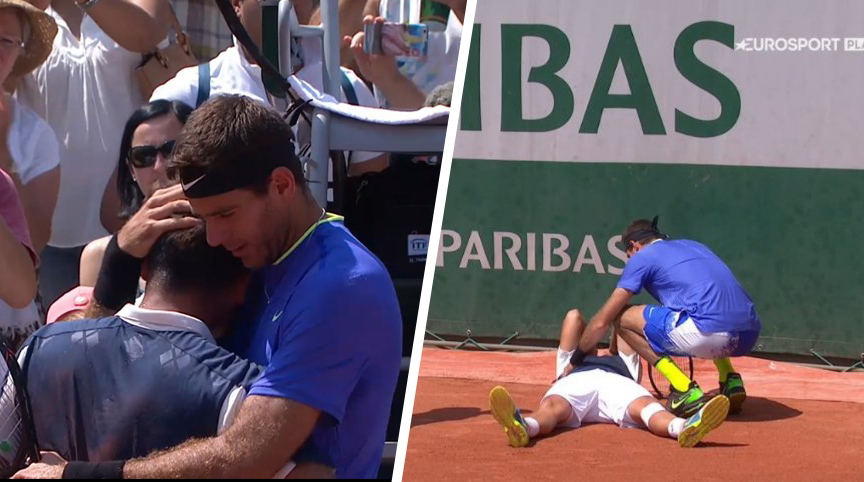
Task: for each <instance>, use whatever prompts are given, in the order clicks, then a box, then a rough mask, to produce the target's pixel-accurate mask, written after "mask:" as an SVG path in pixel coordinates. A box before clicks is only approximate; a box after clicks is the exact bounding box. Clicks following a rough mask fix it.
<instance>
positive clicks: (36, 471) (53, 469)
mask: <svg viewBox="0 0 864 482" xmlns="http://www.w3.org/2000/svg"><path fill="white" fill-rule="evenodd" d="M41 455H42V462H40V463H38V464H32V465H30V466H28V467H27V468H25V469H22V470H20V471H19V472H18V473H17V474H15V475H13V476H12V478H13V479H19V480H20V479H62V478H63V471H64V470H66V463H67V462H66V461H65V460H63V457H61V456H60V454H58V453H56V452H42V453H41Z"/></svg>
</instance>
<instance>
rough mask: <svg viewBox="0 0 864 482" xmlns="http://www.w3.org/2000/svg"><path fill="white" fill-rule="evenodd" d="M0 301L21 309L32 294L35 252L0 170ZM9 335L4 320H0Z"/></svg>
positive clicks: (15, 198)
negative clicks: (0, 274)
mask: <svg viewBox="0 0 864 482" xmlns="http://www.w3.org/2000/svg"><path fill="white" fill-rule="evenodd" d="M0 273H3V276H0V301H3V302H4V303H8V305H9V306H12V307H14V308H23V307H25V306H27V304H29V303H32V302H33V297H35V296H36V253H35V252H34V251H33V248H32V246H31V244H30V233H29V232H28V231H27V220H26V219H25V218H24V211H23V210H22V209H21V204H20V203H19V201H18V193H17V192H16V190H15V185H14V184H13V183H12V179H10V178H9V176H8V175H7V174H6V173H5V172H4V171H3V170H2V169H0ZM0 321H2V322H3V325H0V329H2V331H3V334H4V335H6V336H7V338H8V337H9V335H10V334H14V333H10V331H14V330H10V329H14V328H15V327H10V326H6V320H0Z"/></svg>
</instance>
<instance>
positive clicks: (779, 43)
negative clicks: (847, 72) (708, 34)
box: [735, 37, 864, 52]
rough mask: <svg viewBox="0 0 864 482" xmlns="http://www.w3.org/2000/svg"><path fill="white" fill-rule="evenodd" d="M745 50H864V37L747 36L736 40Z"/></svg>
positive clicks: (737, 47)
mask: <svg viewBox="0 0 864 482" xmlns="http://www.w3.org/2000/svg"><path fill="white" fill-rule="evenodd" d="M735 50H741V51H744V52H864V37H843V38H841V37H746V38H743V39H741V40H740V41H738V42H735Z"/></svg>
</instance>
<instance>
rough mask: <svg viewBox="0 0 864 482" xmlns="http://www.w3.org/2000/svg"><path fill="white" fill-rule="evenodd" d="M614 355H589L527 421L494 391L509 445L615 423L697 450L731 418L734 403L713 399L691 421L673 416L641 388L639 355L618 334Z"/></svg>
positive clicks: (577, 326)
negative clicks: (564, 430)
mask: <svg viewBox="0 0 864 482" xmlns="http://www.w3.org/2000/svg"><path fill="white" fill-rule="evenodd" d="M573 320H576V321H575V322H574V321H573ZM578 320H579V318H578V317H574V318H573V319H572V320H570V322H569V323H567V322H565V327H564V330H563V333H562V346H564V345H566V344H567V343H565V340H564V337H567V338H570V337H575V338H573V339H575V340H579V338H580V337H581V335H582V331H583V330H584V324H583V323H581V322H579V321H578ZM574 343H575V342H574ZM609 352H610V355H606V356H598V355H597V353H596V350H595V351H594V352H593V353H592V354H590V355H587V356H586V357H585V359H584V360H583V361H582V363H581V364H580V365H579V366H577V367H575V368H574V369H573V371H572V372H571V373H570V374H569V375H565V376H563V377H562V378H560V379H558V380H557V381H556V382H555V383H554V384H553V385H552V388H551V389H549V391H548V392H547V393H546V395H544V396H543V399H542V400H541V401H540V408H539V409H538V410H537V411H536V412H534V413H532V414H531V416H530V417H523V416H522V414H521V412H520V410H518V409H517V408H516V404H515V402H514V401H513V399H512V398H511V397H510V394H509V393H508V392H507V390H506V389H504V388H503V387H495V388H493V389H492V392H491V393H490V394H489V404H490V407H491V411H492V416H493V417H495V420H497V421H498V423H499V424H501V426H502V427H504V433H506V434H507V438H508V439H509V441H510V445H512V446H513V447H525V446H527V445H528V443H529V441H530V439H532V438H536V437H539V436H545V435H548V434H549V433H551V432H552V430H554V429H555V428H556V427H559V426H561V427H569V428H577V427H579V426H581V425H582V424H586V423H614V424H617V425H618V426H620V427H623V428H629V427H639V428H646V427H647V429H648V431H650V432H651V433H653V434H654V435H657V436H659V437H671V438H675V439H677V440H678V444H679V445H681V446H682V447H692V446H694V445H696V444H697V443H699V442H700V441H701V440H702V439H703V438H704V437H705V435H707V434H708V432H710V431H711V430H714V429H715V428H717V427H718V426H720V424H721V423H723V421H724V420H725V419H726V415H727V414H728V413H729V399H728V398H726V397H725V396H723V395H717V396H716V397H714V398H712V399H711V400H710V401H708V402H707V403H706V404H705V405H704V406H703V407H702V408H701V409H700V410H699V411H698V412H697V413H696V414H695V415H693V416H692V417H690V418H688V419H683V418H679V417H676V416H675V415H673V414H671V413H669V412H668V411H666V409H664V408H663V406H662V405H660V403H659V402H658V401H657V399H655V398H654V397H653V396H651V394H650V393H649V392H648V390H646V389H645V388H644V387H642V385H640V384H639V378H640V375H641V362H640V359H639V356H638V355H637V354H636V352H635V351H634V350H633V349H632V348H631V347H630V346H629V345H627V343H626V342H625V341H624V340H623V339H621V338H620V337H618V336H617V333H615V334H613V337H612V344H611V346H610V347H609ZM566 364H567V360H566V359H565V360H564V363H562V362H561V357H560V356H559V361H558V363H557V365H558V367H557V368H558V370H557V372H558V374H559V375H560V374H561V372H562V371H563V369H564V367H565V366H566Z"/></svg>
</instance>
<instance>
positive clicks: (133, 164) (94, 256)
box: [79, 100, 192, 286]
mask: <svg viewBox="0 0 864 482" xmlns="http://www.w3.org/2000/svg"><path fill="white" fill-rule="evenodd" d="M191 113H192V108H191V107H189V106H188V105H186V104H184V103H182V102H172V101H167V100H157V101H154V102H150V103H148V104H146V105H144V106H143V107H141V108H139V109H138V110H136V111H135V112H134V113H132V115H131V116H130V117H129V120H128V121H126V127H125V128H124V129H123V137H122V138H121V141H120V155H119V159H118V161H117V166H116V168H115V170H114V174H113V175H112V176H111V181H110V182H109V183H108V185H107V186H106V187H105V194H104V195H103V197H102V224H103V225H105V226H111V227H112V228H113V229H111V231H112V232H116V231H119V230H120V228H121V227H123V225H124V224H126V222H127V221H129V219H130V218H132V216H134V215H135V214H136V213H137V212H138V210H139V209H141V206H142V205H143V204H144V201H145V200H146V199H148V198H149V197H151V196H152V195H153V194H154V193H155V192H156V191H157V190H159V189H162V188H165V187H168V186H170V185H173V184H175V183H173V182H170V181H169V180H168V176H167V175H166V174H165V166H166V164H167V161H168V158H169V157H170V156H171V151H172V149H173V148H174V141H176V140H177V136H178V135H179V134H180V131H181V130H182V129H183V125H184V124H186V120H187V119H188V118H189V114H191ZM110 239H111V238H110V237H107V236H106V237H104V238H100V239H97V240H96V241H93V242H91V243H90V244H88V245H87V247H86V248H85V249H84V253H83V254H82V256H81V272H80V278H79V281H80V284H81V285H82V286H95V285H96V279H97V277H98V276H99V268H100V267H101V266H102V255H103V254H104V253H105V248H106V247H107V246H108V242H109V241H110Z"/></svg>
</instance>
